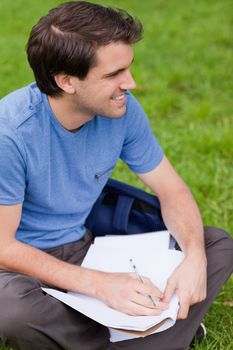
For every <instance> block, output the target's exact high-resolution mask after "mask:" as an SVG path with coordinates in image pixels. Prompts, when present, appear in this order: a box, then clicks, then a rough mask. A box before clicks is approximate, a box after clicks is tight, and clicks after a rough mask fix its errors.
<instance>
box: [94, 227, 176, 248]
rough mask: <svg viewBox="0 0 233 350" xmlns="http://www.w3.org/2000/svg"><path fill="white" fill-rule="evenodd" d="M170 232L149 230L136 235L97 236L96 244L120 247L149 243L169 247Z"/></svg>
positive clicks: (145, 245)
mask: <svg viewBox="0 0 233 350" xmlns="http://www.w3.org/2000/svg"><path fill="white" fill-rule="evenodd" d="M169 239H170V233H169V231H158V232H147V233H140V234H134V235H125V236H124V235H112V236H103V237H96V238H95V242H94V245H95V246H99V245H100V246H101V247H109V248H110V247H114V248H115V249H117V248H118V247H120V248H122V247H124V248H126V249H128V248H130V247H131V245H132V243H133V245H137V246H142V247H145V248H146V247H148V245H153V246H154V247H155V249H156V248H158V247H159V250H161V249H168V246H169Z"/></svg>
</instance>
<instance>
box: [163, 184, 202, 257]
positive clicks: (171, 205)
mask: <svg viewBox="0 0 233 350" xmlns="http://www.w3.org/2000/svg"><path fill="white" fill-rule="evenodd" d="M160 202H161V210H162V216H163V219H164V221H165V224H166V226H167V228H168V230H169V231H170V232H171V234H172V235H173V236H174V237H175V239H176V240H177V242H178V243H179V245H180V247H181V249H182V250H183V251H184V253H185V254H186V255H189V256H190V255H193V254H195V255H196V254H198V253H199V254H200V255H205V250H204V232H203V224H202V219H201V215H200V212H199V209H198V207H197V204H196V202H195V200H194V198H193V196H192V194H191V192H190V191H189V189H188V188H187V187H186V186H184V187H183V188H182V189H180V190H178V191H177V192H176V193H175V194H174V193H173V196H169V197H166V196H164V197H163V196H162V198H160Z"/></svg>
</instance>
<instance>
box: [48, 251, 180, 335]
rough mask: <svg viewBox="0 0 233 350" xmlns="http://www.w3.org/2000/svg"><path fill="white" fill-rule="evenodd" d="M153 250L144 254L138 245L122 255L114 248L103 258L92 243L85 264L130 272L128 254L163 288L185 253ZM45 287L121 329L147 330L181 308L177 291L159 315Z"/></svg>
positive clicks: (142, 271)
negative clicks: (127, 311)
mask: <svg viewBox="0 0 233 350" xmlns="http://www.w3.org/2000/svg"><path fill="white" fill-rule="evenodd" d="M151 252H152V255H151V254H148V251H147V252H146V253H144V254H142V252H141V251H139V250H137V249H135V251H134V255H132V254H129V252H128V251H126V250H124V251H121V253H120V256H119V253H118V254H117V252H116V251H115V254H113V251H112V252H109V251H107V252H105V255H106V257H107V258H106V259H102V258H101V254H103V251H102V250H101V249H99V247H98V248H97V247H95V246H94V245H93V246H92V247H91V249H90V250H89V251H88V253H87V258H86V259H85V261H86V263H85V266H86V267H87V266H88V267H90V268H95V269H100V270H104V271H109V272H110V271H111V272H114V271H118V272H128V271H130V264H129V258H133V259H134V262H135V263H136V264H137V267H138V270H139V272H140V273H141V274H142V275H146V276H148V277H150V278H151V280H152V281H153V282H154V283H155V284H156V285H157V286H158V287H159V288H160V289H161V290H163V289H164V287H165V284H166V280H167V278H168V277H169V276H170V274H171V273H172V271H173V270H174V269H175V267H176V266H177V265H178V264H179V263H180V262H181V261H182V259H183V253H181V252H177V251H169V250H167V252H163V251H161V252H156V253H155V252H154V251H153V250H152V249H151ZM88 259H89V261H88ZM87 262H88V263H87ZM44 291H46V292H47V293H48V294H50V295H53V296H54V297H56V298H57V299H60V300H61V301H63V302H64V303H66V304H67V305H69V306H71V307H72V308H74V309H76V310H78V311H80V312H81V313H83V314H85V315H86V316H88V317H90V318H92V319H94V320H96V321H97V322H99V323H102V324H104V325H105V326H108V327H115V328H122V329H134V330H142V331H143V330H146V329H148V328H150V327H152V326H153V325H154V324H156V323H159V322H160V321H161V320H163V319H165V318H167V317H171V318H173V319H174V320H175V319H176V315H177V310H178V298H177V296H176V295H174V296H173V298H172V300H171V302H170V307H169V309H168V310H165V311H164V312H163V313H162V314H161V315H159V316H129V315H126V314H123V313H121V312H119V311H116V310H113V309H111V308H109V307H108V306H107V305H105V304H104V303H103V302H101V301H100V300H97V299H94V298H90V297H88V296H85V295H81V294H78V293H71V292H69V293H62V292H59V291H56V290H51V289H44Z"/></svg>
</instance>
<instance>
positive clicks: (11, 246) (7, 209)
mask: <svg viewBox="0 0 233 350" xmlns="http://www.w3.org/2000/svg"><path fill="white" fill-rule="evenodd" d="M21 212H22V205H21V204H18V205H10V206H6V205H0V268H2V269H6V270H10V271H16V272H20V273H24V274H27V275H29V276H32V277H34V278H36V279H39V280H41V281H44V282H46V283H48V284H50V285H54V286H57V287H60V288H63V289H67V290H70V291H75V292H79V293H82V294H86V295H89V296H93V297H95V298H99V299H101V300H102V301H103V302H105V303H106V304H107V305H109V306H111V307H112V308H115V309H117V310H119V311H121V312H125V313H128V314H131V315H159V314H160V313H161V310H163V309H166V308H167V304H166V303H164V302H161V303H158V308H156V309H155V308H154V307H153V305H151V303H150V299H149V298H148V297H146V296H145V295H144V293H148V294H149V295H154V296H158V297H159V296H160V295H161V292H160V291H159V290H158V288H156V287H155V286H154V285H153V284H152V283H151V282H150V281H149V280H148V279H144V283H143V284H142V283H141V282H139V281H138V279H137V277H136V276H135V274H133V273H105V272H100V271H96V270H91V269H85V268H82V267H79V266H76V265H72V264H69V263H66V262H63V261H61V260H59V259H56V258H55V257H53V256H51V255H49V254H47V253H45V252H43V251H41V250H39V249H36V248H34V247H31V246H29V245H27V244H24V243H21V242H19V241H17V240H16V238H15V233H16V230H17V228H18V226H19V223H20V218H21Z"/></svg>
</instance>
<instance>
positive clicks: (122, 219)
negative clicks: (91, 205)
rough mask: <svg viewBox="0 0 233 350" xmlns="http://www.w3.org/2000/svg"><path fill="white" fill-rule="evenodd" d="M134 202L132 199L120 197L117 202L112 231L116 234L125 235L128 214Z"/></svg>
mask: <svg viewBox="0 0 233 350" xmlns="http://www.w3.org/2000/svg"><path fill="white" fill-rule="evenodd" d="M133 202H134V198H133V197H128V196H124V195H120V196H119V197H118V200H117V204H116V208H115V212H114V217H113V223H112V224H113V230H114V232H116V233H118V232H119V233H120V234H127V229H128V222H129V214H130V211H131V208H132V205H133Z"/></svg>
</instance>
